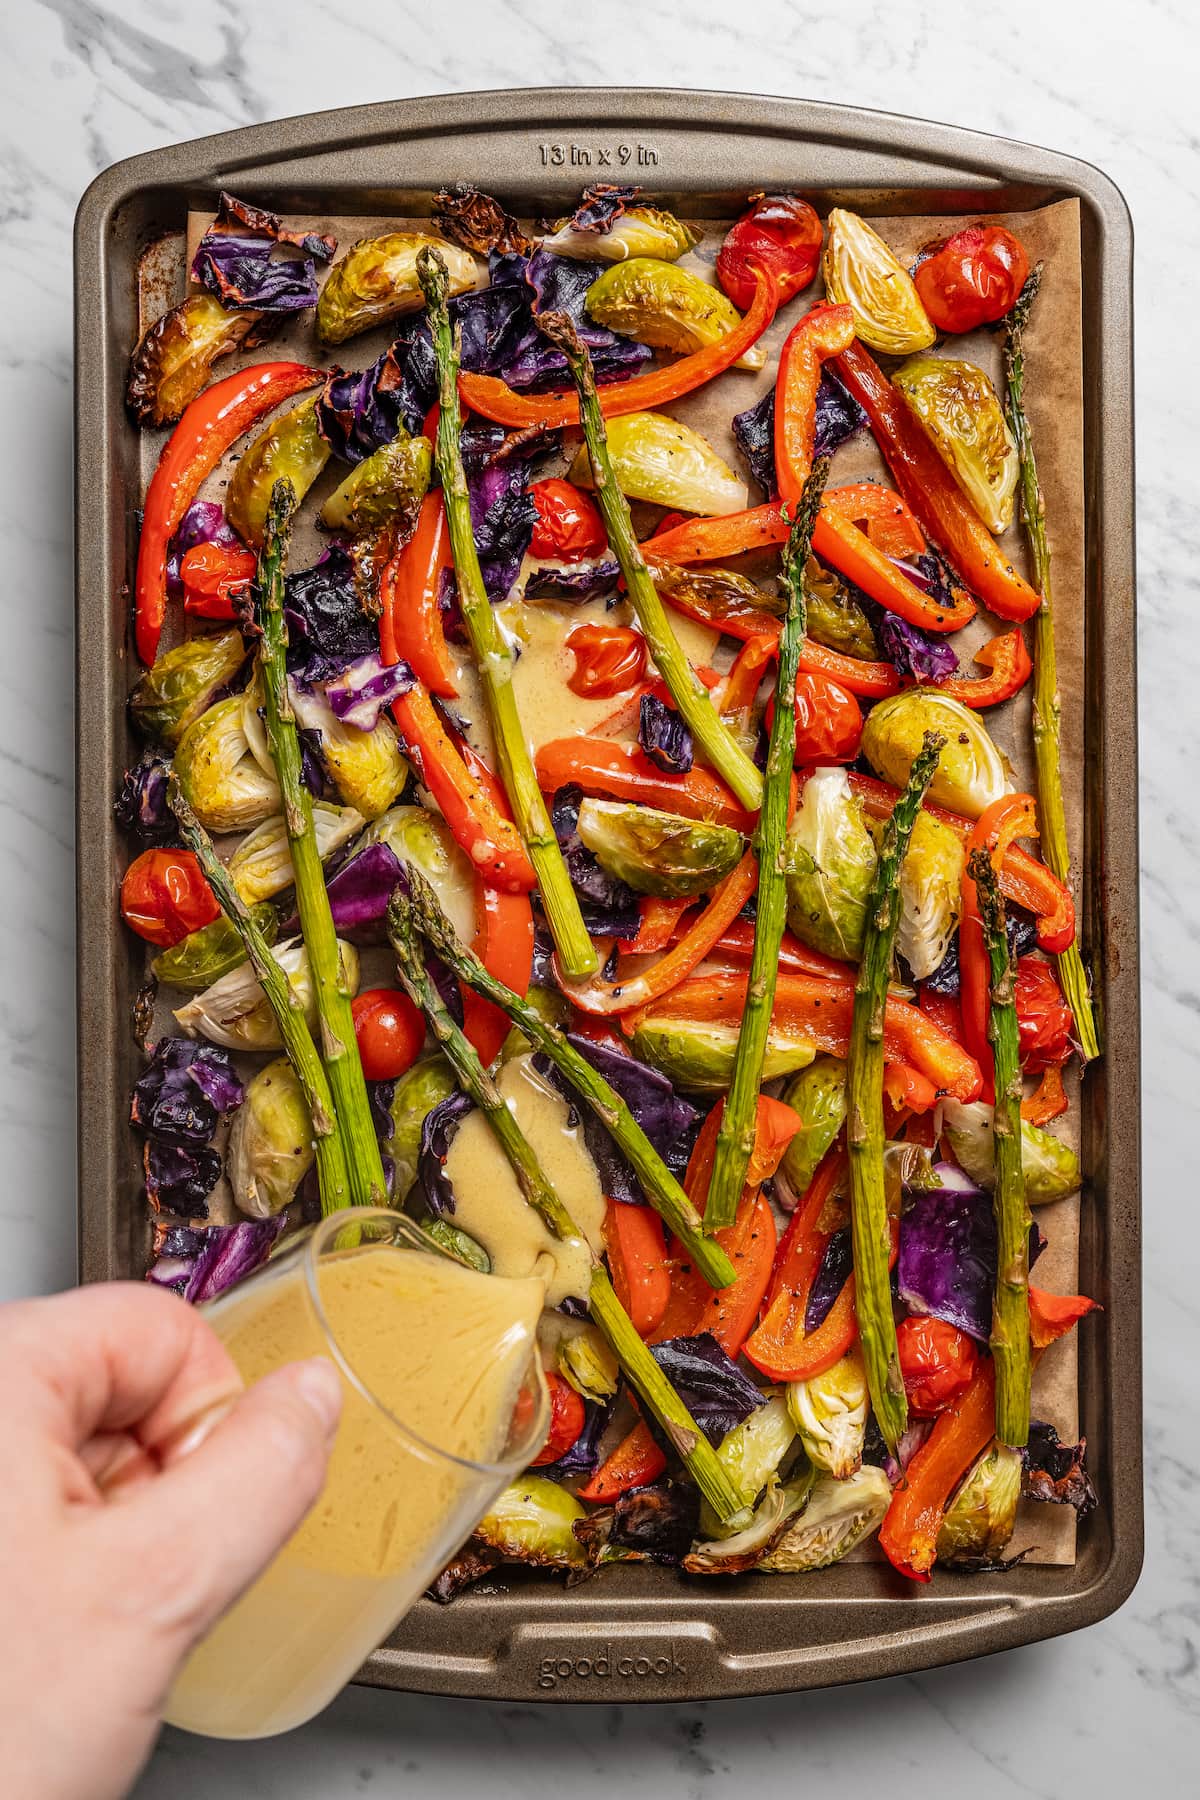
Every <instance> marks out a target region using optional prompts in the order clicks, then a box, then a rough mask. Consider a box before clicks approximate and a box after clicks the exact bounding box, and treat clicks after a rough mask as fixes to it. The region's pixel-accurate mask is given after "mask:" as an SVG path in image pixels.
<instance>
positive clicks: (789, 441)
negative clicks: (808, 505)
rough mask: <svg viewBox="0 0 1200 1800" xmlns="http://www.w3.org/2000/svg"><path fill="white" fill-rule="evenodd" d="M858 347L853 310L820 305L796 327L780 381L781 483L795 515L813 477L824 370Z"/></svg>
mask: <svg viewBox="0 0 1200 1800" xmlns="http://www.w3.org/2000/svg"><path fill="white" fill-rule="evenodd" d="M853 342H854V314H853V313H852V312H851V310H850V308H849V307H848V306H814V307H812V308H811V309H810V310H809V311H808V312H806V313H805V315H804V317H803V318H802V319H800V320H799V321H798V323H797V324H795V325H793V326H792V329H791V330H790V331H789V332H788V335H787V338H786V340H785V342H784V346H783V349H782V350H781V351H780V352H779V372H778V374H777V375H776V377H775V479H776V482H777V483H778V486H779V497H780V499H781V500H783V501H784V502H785V504H786V505H787V507H788V508H789V511H790V509H791V508H793V507H794V506H795V505H796V504H797V502H798V501H799V499H800V495H801V494H802V493H803V491H804V484H805V482H806V481H807V480H808V477H809V475H810V474H811V473H812V463H813V440H814V438H815V435H816V429H817V388H818V386H819V385H820V381H821V365H822V363H824V362H827V361H828V359H829V358H830V357H831V356H836V355H837V354H838V353H839V352H840V351H842V350H848V349H849V348H850V345H851V344H852V343H853Z"/></svg>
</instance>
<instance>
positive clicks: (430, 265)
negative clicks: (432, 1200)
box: [417, 247, 600, 981]
mask: <svg viewBox="0 0 1200 1800" xmlns="http://www.w3.org/2000/svg"><path fill="white" fill-rule="evenodd" d="M417 274H418V275H419V277H420V281H421V289H422V291H423V293H424V295H425V303H426V306H427V307H428V309H429V325H430V329H431V331H432V333H433V352H434V356H435V357H436V359H437V372H438V397H439V401H440V404H441V411H440V413H439V416H438V428H437V466H438V473H439V474H440V475H441V478H442V493H443V495H444V496H445V501H446V522H447V525H448V526H449V529H450V546H451V549H452V550H453V553H454V568H455V573H456V574H457V576H458V598H459V604H460V605H461V607H462V615H463V619H464V621H465V623H466V627H467V631H468V632H469V634H470V638H471V647H472V649H473V650H474V652H475V660H476V662H477V663H478V665H479V677H480V681H481V682H482V684H483V692H484V697H485V699H486V701H487V709H488V718H489V720H490V721H491V727H492V736H493V738H494V739H495V744H496V757H497V760H498V762H499V764H500V777H501V780H502V781H503V782H504V789H505V792H506V793H507V795H508V798H509V803H510V805H511V806H512V810H513V818H514V819H515V820H516V824H517V829H518V831H519V832H520V833H521V836H522V838H523V839H524V841H525V847H526V849H527V850H528V851H529V860H530V862H531V863H532V864H533V866H534V869H535V870H536V871H537V878H538V890H539V893H540V895H541V902H542V909H543V911H544V912H545V915H546V920H547V923H548V924H549V926H550V931H551V934H552V936H553V938H554V947H555V949H556V951H557V952H558V960H559V963H560V965H561V967H562V970H563V973H564V974H565V975H566V976H568V978H569V979H570V980H572V981H575V980H578V979H580V978H581V977H582V976H585V975H591V974H594V973H595V971H596V969H597V968H598V967H599V965H600V958H599V956H598V954H597V951H596V946H595V945H594V944H593V943H592V940H591V938H590V936H589V935H588V930H587V927H586V926H585V924H584V922H583V914H582V913H581V912H580V910H579V900H578V898H577V896H576V893H575V890H574V888H573V887H572V886H571V880H570V876H569V875H568V874H567V865H566V863H565V862H564V861H563V854H562V851H561V849H560V848H559V844H558V839H557V838H556V837H555V835H554V830H553V827H552V826H551V823H550V815H549V813H548V812H547V811H546V803H545V801H544V800H543V798H542V791H541V789H540V788H539V786H538V783H537V776H536V774H535V773H534V768H533V763H532V761H531V760H530V756H529V746H528V743H527V742H526V738H525V732H524V729H523V727H522V725H521V717H520V714H519V713H518V711H517V700H516V695H515V694H514V693H513V685H512V671H513V659H512V652H511V650H510V649H509V647H508V645H507V644H506V642H505V641H504V637H503V635H502V634H501V631H500V628H499V626H498V625H497V623H496V616H495V614H494V613H493V611H492V606H491V602H490V601H489V599H488V597H487V594H486V592H485V590H484V586H483V576H482V574H481V573H480V569H479V554H478V552H477V550H476V548H475V537H474V533H473V532H472V529H471V503H470V498H469V496H468V493H467V478H466V475H465V473H464V472H463V462H462V414H461V411H460V408H459V403H458V347H457V345H456V343H455V341H454V336H453V333H452V332H451V329H450V315H449V313H448V311H447V310H446V294H447V290H448V286H449V283H448V279H447V275H446V265H445V263H444V262H443V261H442V259H441V257H440V256H439V255H438V253H437V251H436V250H432V249H429V248H428V247H427V248H426V249H424V250H422V251H421V253H420V255H419V256H418V258H417Z"/></svg>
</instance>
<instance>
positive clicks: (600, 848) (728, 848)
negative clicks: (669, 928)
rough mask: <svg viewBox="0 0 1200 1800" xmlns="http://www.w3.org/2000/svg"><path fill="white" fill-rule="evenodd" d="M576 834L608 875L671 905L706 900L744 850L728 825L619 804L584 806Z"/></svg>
mask: <svg viewBox="0 0 1200 1800" xmlns="http://www.w3.org/2000/svg"><path fill="white" fill-rule="evenodd" d="M577 829H578V831H579V835H580V837H581V838H582V839H583V842H584V844H585V845H586V846H587V848H588V849H589V850H590V851H591V852H592V854H593V855H594V856H595V857H596V859H597V861H598V862H599V864H600V866H601V868H602V869H604V870H606V871H607V872H608V874H610V875H614V876H616V878H617V879H618V880H619V881H624V882H626V883H628V885H629V886H630V887H631V888H633V889H634V890H635V891H636V892H637V893H639V894H659V895H662V896H664V897H665V898H667V899H683V898H685V897H686V896H688V895H691V894H707V893H708V891H709V890H710V888H714V887H715V886H716V884H717V882H718V881H721V880H723V878H724V877H725V876H726V875H728V874H729V872H730V870H731V869H733V868H734V867H736V865H737V863H738V862H739V861H740V859H741V856H742V852H743V850H744V849H745V842H744V840H743V839H742V838H741V837H740V836H739V835H738V833H737V832H736V831H732V830H731V829H730V828H729V826H728V825H706V824H704V823H702V822H701V821H699V820H696V819H681V818H680V817H679V816H678V815H677V814H675V813H668V812H659V811H658V809H657V808H656V807H653V806H624V805H622V804H621V803H620V802H619V801H616V800H584V801H583V802H582V803H581V805H580V808H579V822H578V827H577Z"/></svg>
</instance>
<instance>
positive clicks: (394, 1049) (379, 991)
mask: <svg viewBox="0 0 1200 1800" xmlns="http://www.w3.org/2000/svg"><path fill="white" fill-rule="evenodd" d="M350 1010H351V1012H352V1014H353V1017H354V1035H355V1037H356V1039H357V1040H358V1054H359V1059H360V1061H361V1062H362V1070H363V1074H364V1075H365V1076H366V1078H367V1080H368V1081H395V1080H396V1078H397V1077H398V1076H400V1075H403V1074H404V1072H405V1070H406V1069H411V1068H412V1066H413V1064H414V1063H415V1062H416V1060H417V1058H418V1056H420V1054H421V1046H422V1045H423V1044H424V1042H425V1022H424V1020H423V1019H422V1017H421V1015H420V1013H419V1012H418V1011H417V1009H416V1007H415V1006H414V1005H413V1003H412V1001H411V1000H410V999H409V997H408V995H407V994H402V993H401V992H400V990H399V989H398V988H365V989H364V990H363V992H362V993H361V994H356V995H355V996H354V1000H353V1002H352V1004H351V1009H350Z"/></svg>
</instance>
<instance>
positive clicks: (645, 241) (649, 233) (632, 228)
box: [542, 206, 700, 263]
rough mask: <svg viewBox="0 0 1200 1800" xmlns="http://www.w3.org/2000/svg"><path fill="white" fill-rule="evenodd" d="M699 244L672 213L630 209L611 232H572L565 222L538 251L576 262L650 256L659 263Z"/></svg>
mask: <svg viewBox="0 0 1200 1800" xmlns="http://www.w3.org/2000/svg"><path fill="white" fill-rule="evenodd" d="M699 242H700V239H699V238H698V237H697V235H696V233H695V232H694V231H693V230H692V228H691V226H690V225H685V224H684V223H683V220H682V219H677V218H676V217H675V215H674V213H669V212H662V211H660V210H659V208H658V207H656V206H631V207H629V208H627V209H626V211H625V212H623V213H622V215H621V217H620V218H619V219H618V220H617V222H616V224H615V225H614V226H613V228H612V230H611V231H606V232H599V231H575V230H573V229H572V225H571V221H570V220H569V219H566V220H564V221H563V222H562V224H560V225H559V226H558V228H557V229H556V231H555V233H554V235H553V237H547V238H543V239H542V249H543V250H550V251H553V253H554V255H555V256H570V257H574V258H575V260H576V261H577V262H600V261H603V262H623V261H624V260H625V258H626V257H632V256H653V257H657V259H658V260H659V261H660V262H669V263H670V262H677V261H678V260H679V258H680V257H681V256H684V255H686V254H687V252H688V251H689V250H691V249H692V248H693V247H694V246H695V245H696V244H698V243H699Z"/></svg>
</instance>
